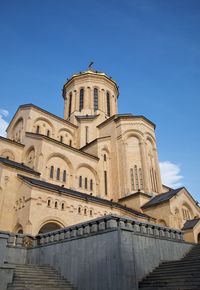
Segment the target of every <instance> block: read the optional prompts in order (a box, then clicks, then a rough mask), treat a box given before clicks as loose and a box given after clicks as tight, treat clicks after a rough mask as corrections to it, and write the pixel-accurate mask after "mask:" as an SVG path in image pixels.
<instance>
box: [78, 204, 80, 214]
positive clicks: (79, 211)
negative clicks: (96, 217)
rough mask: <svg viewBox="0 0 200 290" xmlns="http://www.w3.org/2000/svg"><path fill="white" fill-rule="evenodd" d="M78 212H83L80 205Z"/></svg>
mask: <svg viewBox="0 0 200 290" xmlns="http://www.w3.org/2000/svg"><path fill="white" fill-rule="evenodd" d="M78 213H80V214H81V207H80V206H79V208H78Z"/></svg>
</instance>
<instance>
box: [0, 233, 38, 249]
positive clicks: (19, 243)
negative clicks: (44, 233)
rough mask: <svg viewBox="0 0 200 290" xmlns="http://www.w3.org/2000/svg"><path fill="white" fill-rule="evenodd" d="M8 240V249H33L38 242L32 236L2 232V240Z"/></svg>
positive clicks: (0, 237) (0, 235) (0, 236)
mask: <svg viewBox="0 0 200 290" xmlns="http://www.w3.org/2000/svg"><path fill="white" fill-rule="evenodd" d="M2 238H3V239H4V240H7V246H8V247H15V248H31V247H33V246H34V245H37V240H36V238H35V237H34V236H32V235H26V234H25V235H24V234H17V233H10V232H4V231H1V232H0V239H2Z"/></svg>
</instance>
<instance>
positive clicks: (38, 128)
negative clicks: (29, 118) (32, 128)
mask: <svg viewBox="0 0 200 290" xmlns="http://www.w3.org/2000/svg"><path fill="white" fill-rule="evenodd" d="M36 133H37V134H39V133H40V126H37V128H36Z"/></svg>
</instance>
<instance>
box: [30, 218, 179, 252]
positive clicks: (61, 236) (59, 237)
mask: <svg viewBox="0 0 200 290" xmlns="http://www.w3.org/2000/svg"><path fill="white" fill-rule="evenodd" d="M118 229H119V230H120V229H121V230H127V231H131V232H133V233H134V234H137V235H145V236H152V237H154V238H155V237H156V238H161V239H167V240H173V241H183V232H182V231H180V230H177V229H172V228H168V227H164V226H160V225H155V224H150V223H145V222H141V221H138V220H134V219H129V218H122V217H118V216H115V215H109V216H104V217H101V218H97V219H95V220H92V221H88V222H84V223H81V224H77V225H74V226H70V227H66V228H63V229H60V230H56V231H53V232H49V233H45V234H39V235H37V236H36V237H35V238H36V241H34V242H33V245H36V244H37V245H40V246H42V245H45V244H48V243H57V242H59V241H63V240H66V239H74V238H80V237H83V236H88V235H94V234H98V233H100V232H102V231H110V230H118Z"/></svg>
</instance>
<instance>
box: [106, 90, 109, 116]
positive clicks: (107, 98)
mask: <svg viewBox="0 0 200 290" xmlns="http://www.w3.org/2000/svg"><path fill="white" fill-rule="evenodd" d="M106 101H107V115H108V116H110V94H109V92H107V94H106Z"/></svg>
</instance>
